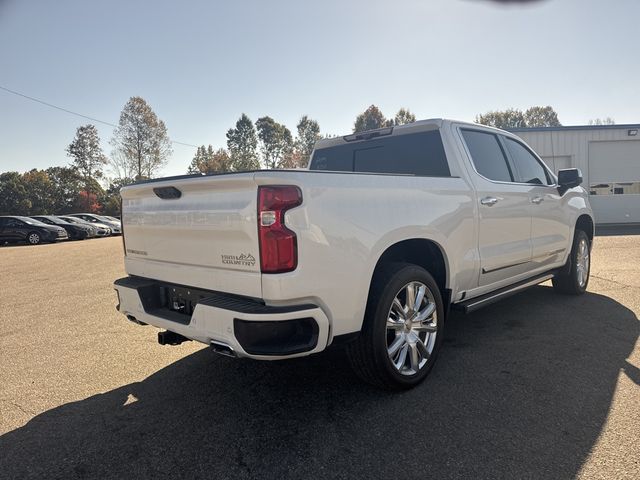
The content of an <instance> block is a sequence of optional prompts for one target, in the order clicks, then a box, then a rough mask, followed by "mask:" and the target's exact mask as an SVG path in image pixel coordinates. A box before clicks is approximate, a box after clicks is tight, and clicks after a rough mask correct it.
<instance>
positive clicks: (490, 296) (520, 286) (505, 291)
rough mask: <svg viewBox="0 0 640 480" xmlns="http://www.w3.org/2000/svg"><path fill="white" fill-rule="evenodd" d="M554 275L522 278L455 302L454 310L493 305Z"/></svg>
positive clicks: (467, 310) (464, 311)
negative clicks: (516, 281) (519, 280)
mask: <svg viewBox="0 0 640 480" xmlns="http://www.w3.org/2000/svg"><path fill="white" fill-rule="evenodd" d="M553 277H554V273H553V272H548V273H543V274H542V275H538V276H535V277H532V278H528V279H526V280H522V281H521V282H518V283H514V284H513V285H509V286H507V287H504V288H501V289H499V290H496V291H494V292H489V293H486V294H484V295H481V296H479V297H474V298H470V299H469V300H465V301H463V302H459V303H454V304H453V305H451V308H452V309H454V310H458V311H462V312H463V313H471V312H474V311H476V310H478V309H480V308H482V307H486V306H487V305H491V304H492V303H495V302H497V301H498V300H502V299H503V298H507V297H509V296H511V295H514V294H516V293H518V292H521V291H522V290H524V289H525V288H529V287H533V286H534V285H538V284H539V283H542V282H545V281H547V280H549V279H551V278H553Z"/></svg>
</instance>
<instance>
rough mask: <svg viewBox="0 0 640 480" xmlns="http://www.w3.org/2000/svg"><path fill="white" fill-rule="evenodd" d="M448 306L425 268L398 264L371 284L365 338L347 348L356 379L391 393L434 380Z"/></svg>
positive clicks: (379, 274) (363, 333)
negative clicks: (431, 376) (445, 307)
mask: <svg viewBox="0 0 640 480" xmlns="http://www.w3.org/2000/svg"><path fill="white" fill-rule="evenodd" d="M443 328H444V304H443V301H442V296H441V294H440V289H439V288H438V285H437V283H436V282H435V280H434V279H433V277H432V276H431V275H430V274H429V272H427V271H426V270H425V269H424V268H422V267H419V266H417V265H412V264H406V263H394V264H390V265H388V266H385V267H383V268H382V269H381V270H380V271H378V272H377V273H376V275H375V277H374V279H373V282H372V284H371V292H370V294H369V301H368V302H367V310H366V313H365V319H364V325H363V329H362V332H361V335H360V336H359V337H358V339H356V340H355V341H353V342H352V343H350V344H349V345H348V346H347V353H348V356H349V360H350V362H351V365H352V367H353V369H354V371H355V372H356V374H357V375H358V376H359V377H360V378H361V379H362V380H364V381H365V382H367V383H370V384H372V385H375V386H377V387H381V388H385V389H389V390H404V389H409V388H412V387H415V386H416V385H418V384H419V383H420V382H422V381H423V380H424V379H425V378H426V376H427V375H428V374H429V372H430V371H431V369H432V368H433V365H434V363H435V361H436V357H437V355H438V351H439V350H440V345H441V344H442V338H443Z"/></svg>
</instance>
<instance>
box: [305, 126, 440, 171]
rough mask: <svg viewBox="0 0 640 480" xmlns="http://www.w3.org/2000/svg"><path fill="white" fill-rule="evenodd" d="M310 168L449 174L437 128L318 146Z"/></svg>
mask: <svg viewBox="0 0 640 480" xmlns="http://www.w3.org/2000/svg"><path fill="white" fill-rule="evenodd" d="M309 168H310V170H330V171H337V172H367V173H395V174H405V175H420V176H426V177H449V176H451V173H450V171H449V164H448V163H447V157H446V155H445V153H444V148H443V146H442V139H441V138H440V132H439V131H438V130H434V131H431V132H420V133H410V134H406V135H397V136H391V137H383V138H376V139H373V140H368V141H365V142H357V143H352V144H345V145H338V146H336V147H328V148H321V149H318V150H316V151H315V152H314V154H313V158H312V159H311V164H310V167H309Z"/></svg>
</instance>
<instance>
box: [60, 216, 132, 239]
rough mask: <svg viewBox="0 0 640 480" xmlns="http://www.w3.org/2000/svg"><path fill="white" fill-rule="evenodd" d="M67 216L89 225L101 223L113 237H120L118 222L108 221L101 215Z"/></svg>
mask: <svg viewBox="0 0 640 480" xmlns="http://www.w3.org/2000/svg"><path fill="white" fill-rule="evenodd" d="M69 216H71V217H76V218H81V219H82V220H84V221H85V222H89V223H101V224H103V225H107V226H108V227H109V228H110V229H111V233H112V234H113V235H120V234H121V233H122V225H121V224H120V221H119V220H116V221H113V220H109V219H108V218H107V217H103V216H102V215H96V214H95V213H70V214H69Z"/></svg>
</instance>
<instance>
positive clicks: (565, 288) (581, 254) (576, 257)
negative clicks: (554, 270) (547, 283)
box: [551, 230, 591, 295]
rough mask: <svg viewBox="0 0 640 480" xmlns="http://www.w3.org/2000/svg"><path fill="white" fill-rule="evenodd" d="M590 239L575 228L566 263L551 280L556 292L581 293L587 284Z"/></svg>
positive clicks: (589, 265)
mask: <svg viewBox="0 0 640 480" xmlns="http://www.w3.org/2000/svg"><path fill="white" fill-rule="evenodd" d="M590 267H591V241H590V240H589V237H588V236H587V234H586V233H585V232H583V231H582V230H576V232H575V235H574V236H573V246H572V248H571V253H570V254H569V258H568V259H567V263H566V265H565V266H564V268H563V269H562V270H561V272H560V273H559V274H557V275H556V276H555V277H553V279H552V280H551V282H552V283H553V289H554V290H555V291H556V292H559V293H564V294H567V295H582V294H583V293H584V292H585V291H586V290H587V285H589V270H590Z"/></svg>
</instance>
